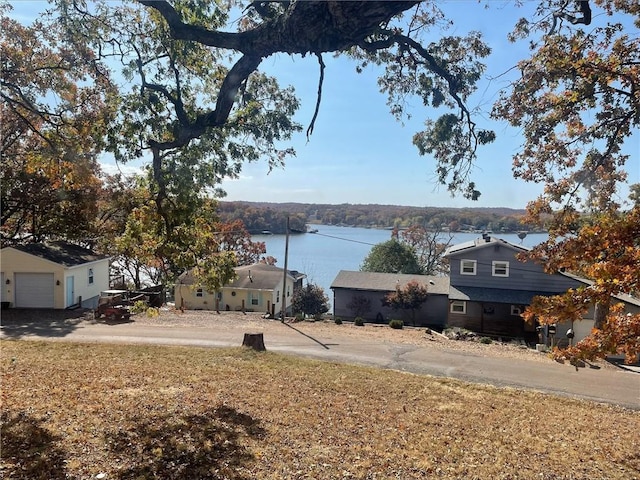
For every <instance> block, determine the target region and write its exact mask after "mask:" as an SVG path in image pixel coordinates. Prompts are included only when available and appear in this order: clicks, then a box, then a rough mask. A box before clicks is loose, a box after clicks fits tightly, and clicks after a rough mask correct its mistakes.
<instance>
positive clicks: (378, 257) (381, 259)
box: [360, 238, 422, 275]
mask: <svg viewBox="0 0 640 480" xmlns="http://www.w3.org/2000/svg"><path fill="white" fill-rule="evenodd" d="M360 270H361V271H363V272H380V273H407V274H417V275H420V274H422V268H421V267H420V264H419V262H418V257H417V256H416V253H415V250H414V249H413V248H411V247H410V246H409V245H405V244H403V243H401V242H399V241H398V240H397V239H395V238H392V239H391V240H387V241H386V242H382V243H379V244H377V245H374V246H373V247H372V248H371V251H370V252H369V255H367V257H366V258H365V259H364V262H363V263H362V266H361V267H360Z"/></svg>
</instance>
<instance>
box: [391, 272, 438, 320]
mask: <svg viewBox="0 0 640 480" xmlns="http://www.w3.org/2000/svg"><path fill="white" fill-rule="evenodd" d="M428 295H429V292H428V290H427V287H426V286H424V285H423V284H421V283H419V282H417V281H416V280H411V281H409V282H407V284H406V285H405V286H404V288H401V287H399V286H398V287H396V291H395V292H391V293H388V294H387V295H386V296H385V298H384V304H385V305H388V306H390V307H391V308H393V309H394V310H411V324H412V325H413V326H415V324H416V310H419V309H420V307H421V306H422V304H423V303H424V302H426V301H427V298H428Z"/></svg>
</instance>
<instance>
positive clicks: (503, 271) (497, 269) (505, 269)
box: [492, 260, 509, 277]
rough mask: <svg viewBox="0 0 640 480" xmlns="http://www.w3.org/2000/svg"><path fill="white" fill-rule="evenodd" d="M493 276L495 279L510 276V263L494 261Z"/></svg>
mask: <svg viewBox="0 0 640 480" xmlns="http://www.w3.org/2000/svg"><path fill="white" fill-rule="evenodd" d="M492 266H493V276H494V277H508V276H509V262H503V261H499V260H494V261H493V262H492Z"/></svg>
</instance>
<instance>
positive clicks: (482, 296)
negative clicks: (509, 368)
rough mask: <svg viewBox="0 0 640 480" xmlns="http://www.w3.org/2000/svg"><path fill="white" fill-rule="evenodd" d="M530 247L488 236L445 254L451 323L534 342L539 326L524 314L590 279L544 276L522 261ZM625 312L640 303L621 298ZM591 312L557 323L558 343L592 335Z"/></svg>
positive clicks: (540, 268)
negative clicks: (536, 302) (539, 300)
mask: <svg viewBox="0 0 640 480" xmlns="http://www.w3.org/2000/svg"><path fill="white" fill-rule="evenodd" d="M528 251H529V248H527V247H524V246H522V245H516V244H513V243H510V242H507V241H506V240H502V239H500V238H496V237H493V236H490V235H486V234H485V235H483V236H482V237H481V238H477V239H475V240H472V241H469V242H465V243H461V244H458V245H453V246H451V247H450V248H449V249H448V250H447V251H446V252H445V254H444V256H445V258H447V259H448V260H449V264H450V287H449V314H448V321H447V325H448V326H450V327H453V326H458V327H463V328H466V329H468V330H472V331H475V332H478V333H485V334H489V335H501V336H507V337H521V338H525V339H527V340H528V341H531V342H535V340H536V339H537V337H538V333H537V332H536V326H535V325H531V324H528V323H526V322H524V320H523V318H522V316H521V313H522V312H523V311H524V309H525V307H526V306H528V305H529V304H530V303H531V300H532V299H533V297H535V296H538V295H542V296H551V295H558V294H562V293H565V292H566V291H567V290H568V289H570V288H577V287H580V286H583V285H588V284H589V281H588V280H586V279H583V278H580V277H577V276H575V275H571V274H569V273H565V272H555V273H551V274H549V273H546V272H545V271H544V269H543V266H542V265H540V264H539V263H535V262H527V261H522V260H520V259H519V258H518V255H519V254H521V253H526V252H528ZM617 300H619V301H621V302H623V303H624V304H625V308H626V309H627V311H630V312H636V311H638V310H639V309H640V300H638V299H634V298H633V297H629V296H624V297H622V296H621V297H618V298H617ZM593 314H594V312H593V308H591V310H590V311H589V312H588V313H587V314H586V316H585V318H584V320H582V321H580V322H574V324H571V323H570V322H561V323H560V324H558V325H557V330H556V341H568V340H567V338H566V333H567V331H568V330H569V329H572V330H573V332H574V333H575V338H574V341H578V340H580V339H582V338H584V337H586V336H587V335H589V333H590V332H591V329H592V328H593V325H594V320H593Z"/></svg>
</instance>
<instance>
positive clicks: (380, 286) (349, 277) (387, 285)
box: [330, 270, 449, 328]
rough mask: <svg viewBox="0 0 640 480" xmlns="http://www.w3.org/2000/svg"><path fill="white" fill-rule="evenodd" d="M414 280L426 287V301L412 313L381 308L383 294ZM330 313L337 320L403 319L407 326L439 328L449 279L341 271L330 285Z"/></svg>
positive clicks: (445, 304) (442, 320)
mask: <svg viewBox="0 0 640 480" xmlns="http://www.w3.org/2000/svg"><path fill="white" fill-rule="evenodd" d="M411 281H415V282H418V283H419V284H421V285H423V286H425V287H426V288H427V292H428V297H427V301H426V302H425V303H423V304H422V307H421V308H420V309H419V310H417V311H416V312H415V318H412V317H413V315H412V314H411V312H406V311H405V312H403V311H397V310H393V309H392V308H391V307H389V306H388V305H385V297H386V296H387V294H389V293H391V292H394V291H395V290H396V288H404V287H406V285H407V283H409V282H411ZM330 288H331V290H332V292H333V312H334V315H335V316H336V317H340V318H341V319H347V320H353V319H355V318H356V317H361V318H362V319H363V320H365V321H368V322H376V323H389V321H390V320H394V319H398V320H403V321H404V322H405V324H407V325H410V324H411V323H413V322H414V321H415V324H416V325H417V326H429V327H432V328H442V327H444V326H445V325H446V322H447V312H448V305H449V303H448V295H449V278H448V277H435V276H428V275H407V274H396V273H376V272H354V271H348V270H341V271H340V272H339V273H338V276H337V277H336V278H335V280H334V281H333V283H332V284H331V287H330Z"/></svg>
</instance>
